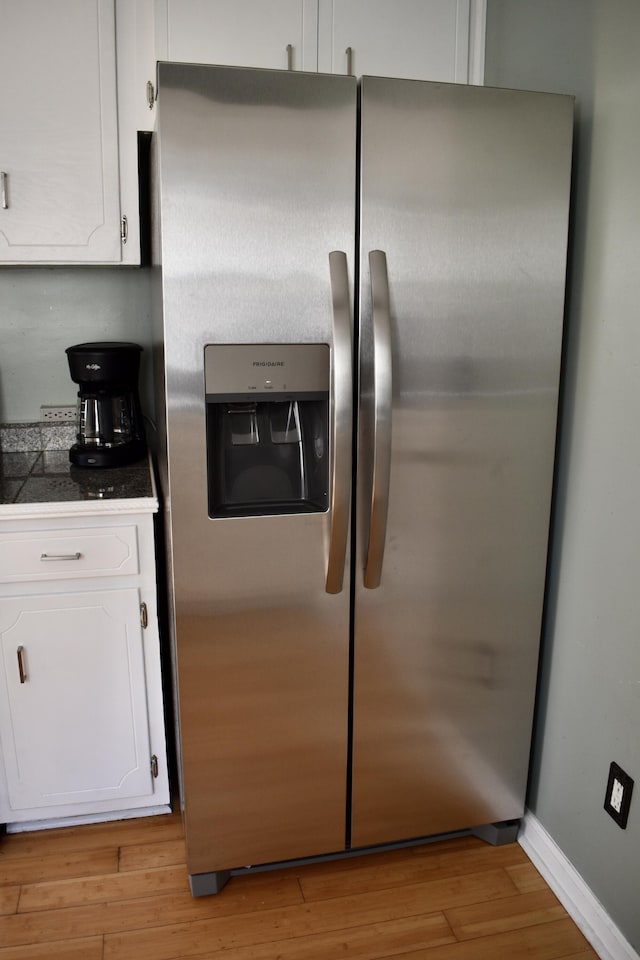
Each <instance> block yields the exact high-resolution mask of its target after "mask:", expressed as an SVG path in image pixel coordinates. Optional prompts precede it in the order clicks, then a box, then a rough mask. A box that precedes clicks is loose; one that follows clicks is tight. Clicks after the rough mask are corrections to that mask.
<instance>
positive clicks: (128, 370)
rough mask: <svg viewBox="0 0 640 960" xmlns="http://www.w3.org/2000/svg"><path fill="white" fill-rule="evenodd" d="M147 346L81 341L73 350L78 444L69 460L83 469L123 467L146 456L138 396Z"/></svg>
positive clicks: (70, 352)
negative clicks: (143, 351) (141, 361)
mask: <svg viewBox="0 0 640 960" xmlns="http://www.w3.org/2000/svg"><path fill="white" fill-rule="evenodd" d="M141 353H142V347H141V346H140V345H139V344H137V343H117V342H106V343H78V344H76V345H75V346H73V347H67V350H66V354H67V358H68V360H69V370H70V373H71V379H72V380H73V381H74V383H77V384H78V386H79V390H78V423H77V440H78V442H77V443H74V445H73V446H72V447H71V450H70V451H69V460H70V461H71V463H73V464H75V465H76V466H79V467H118V466H122V465H123V464H125V463H132V462H133V461H135V460H139V459H140V457H142V456H143V455H144V452H145V449H146V446H145V439H144V428H143V425H142V413H141V410H140V400H139V397H138V371H139V368H140V354H141Z"/></svg>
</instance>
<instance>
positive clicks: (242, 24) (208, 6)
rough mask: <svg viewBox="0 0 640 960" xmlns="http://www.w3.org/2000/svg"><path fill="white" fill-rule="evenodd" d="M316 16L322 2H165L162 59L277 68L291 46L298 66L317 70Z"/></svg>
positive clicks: (159, 16)
mask: <svg viewBox="0 0 640 960" xmlns="http://www.w3.org/2000/svg"><path fill="white" fill-rule="evenodd" d="M317 20H318V3H317V0H269V2H268V3H265V0H161V2H159V4H158V7H157V10H156V21H157V29H158V39H159V44H158V46H159V50H158V53H159V59H163V57H166V59H168V60H179V61H183V62H188V63H218V64H224V65H227V66H238V67H269V68H271V69H275V70H278V69H286V68H287V66H288V65H289V54H288V52H287V47H288V46H289V45H290V46H291V52H290V56H291V68H292V69H293V70H316V69H317V63H318V60H317ZM163 48H164V51H166V53H165V52H163Z"/></svg>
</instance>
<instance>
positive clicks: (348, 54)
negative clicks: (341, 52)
mask: <svg viewBox="0 0 640 960" xmlns="http://www.w3.org/2000/svg"><path fill="white" fill-rule="evenodd" d="M345 54H346V57H347V75H348V76H352V75H353V47H347V49H346V50H345Z"/></svg>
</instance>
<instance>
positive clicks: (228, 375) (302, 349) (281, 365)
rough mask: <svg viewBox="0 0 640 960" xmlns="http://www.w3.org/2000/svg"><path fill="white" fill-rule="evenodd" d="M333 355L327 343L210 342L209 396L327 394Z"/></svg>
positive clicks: (207, 361) (206, 370) (206, 364)
mask: <svg viewBox="0 0 640 960" xmlns="http://www.w3.org/2000/svg"><path fill="white" fill-rule="evenodd" d="M329 355H330V350H329V347H328V345H327V344H326V343H210V344H207V346H206V347H205V348H204V382H205V394H206V399H207V400H208V401H211V400H213V399H214V398H217V397H225V398H226V399H232V398H233V399H236V398H237V399H240V398H241V397H242V398H245V399H248V398H250V397H256V398H257V397H258V396H265V395H270V394H286V395H289V394H296V395H298V394H306V395H308V396H310V395H313V394H318V393H326V392H327V391H328V390H329V370H330V366H329Z"/></svg>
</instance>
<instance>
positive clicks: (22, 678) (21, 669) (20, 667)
mask: <svg viewBox="0 0 640 960" xmlns="http://www.w3.org/2000/svg"><path fill="white" fill-rule="evenodd" d="M16 653H17V655H18V674H19V676H20V683H26V682H27V674H26V671H25V669H24V647H22V646H20V647H18V649H17V650H16Z"/></svg>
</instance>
